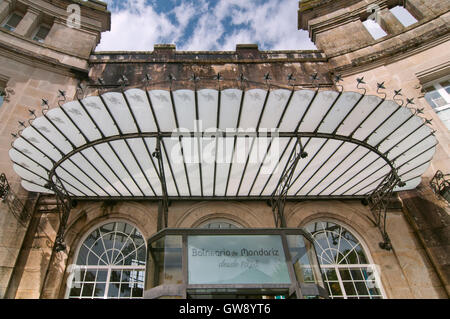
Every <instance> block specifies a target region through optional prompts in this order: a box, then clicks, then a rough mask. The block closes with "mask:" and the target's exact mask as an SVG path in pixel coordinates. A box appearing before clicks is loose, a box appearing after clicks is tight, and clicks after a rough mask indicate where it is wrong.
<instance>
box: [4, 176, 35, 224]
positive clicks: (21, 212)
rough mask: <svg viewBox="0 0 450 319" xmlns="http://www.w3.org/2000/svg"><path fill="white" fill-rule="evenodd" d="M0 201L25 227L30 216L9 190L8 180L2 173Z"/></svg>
mask: <svg viewBox="0 0 450 319" xmlns="http://www.w3.org/2000/svg"><path fill="white" fill-rule="evenodd" d="M0 200H1V201H2V202H4V203H5V204H6V205H7V206H8V210H9V211H10V212H11V213H12V214H13V215H14V217H15V218H16V219H17V221H18V222H19V223H20V224H21V225H22V226H24V227H25V226H26V223H27V221H28V219H29V218H30V216H31V214H30V212H29V211H28V209H27V208H26V207H25V205H24V204H23V202H22V201H21V200H20V199H19V198H18V197H17V195H16V194H14V192H13V191H12V190H11V187H10V185H9V182H8V179H7V178H6V175H5V174H3V173H2V174H0Z"/></svg>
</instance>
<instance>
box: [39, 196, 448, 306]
mask: <svg viewBox="0 0 450 319" xmlns="http://www.w3.org/2000/svg"><path fill="white" fill-rule="evenodd" d="M286 214H287V216H286V217H287V224H288V227H293V228H295V227H302V226H305V225H307V224H308V223H310V222H312V221H316V220H330V221H334V222H337V223H339V224H341V225H342V226H344V227H346V228H348V229H349V230H350V231H352V232H353V233H354V235H355V236H357V237H358V238H359V239H360V240H361V241H362V244H363V245H364V248H365V250H366V252H367V253H368V255H369V259H370V261H371V262H372V263H373V264H375V265H377V269H378V272H379V274H380V277H381V282H382V285H383V290H384V294H385V297H387V298H445V297H446V293H445V290H444V288H443V287H442V284H441V282H440V280H439V278H438V276H437V275H436V272H435V270H434V269H433V266H432V265H431V263H430V262H429V260H428V257H427V254H426V253H425V252H424V249H423V247H422V246H421V243H420V242H419V241H418V240H417V238H416V236H415V235H414V230H413V229H411V227H410V226H409V224H408V222H407V221H406V220H405V218H404V216H403V214H402V213H401V211H400V210H392V211H391V212H390V214H389V217H388V221H387V224H388V232H389V233H390V234H391V240H392V244H393V246H394V250H393V251H386V250H383V249H381V248H380V247H379V245H378V244H379V242H380V241H381V240H382V237H381V234H380V232H379V230H378V228H377V227H375V226H374V225H373V224H372V223H371V222H370V220H369V219H368V216H370V212H369V211H368V209H367V207H365V206H363V205H362V204H361V203H360V202H359V201H345V202H343V201H305V202H298V203H293V202H292V203H291V202H289V203H288V204H287V205H286ZM217 218H219V219H228V220H230V221H234V222H235V223H238V224H240V225H242V226H244V227H251V228H271V227H273V225H274V222H273V216H272V212H271V208H270V207H269V206H268V205H267V203H266V202H253V201H252V202H228V201H227V202H173V203H172V204H171V206H170V207H169V227H175V228H191V227H197V226H199V225H200V224H202V223H204V222H206V221H207V220H210V219H217ZM107 220H108V221H112V220H122V221H125V222H128V223H131V224H132V225H135V226H137V227H138V229H139V230H140V231H141V232H142V234H143V235H144V237H145V239H146V240H147V239H148V238H149V237H151V236H152V235H153V234H155V233H156V221H157V203H155V202H103V203H102V202H80V203H79V204H78V206H77V207H76V209H74V210H73V212H72V215H71V218H70V221H69V228H68V232H67V237H66V239H67V244H68V249H67V251H66V252H64V253H63V252H60V253H57V255H54V256H53V259H52V266H51V268H50V270H49V272H48V273H47V274H46V275H45V274H44V273H42V274H41V275H42V276H45V286H44V287H43V289H42V295H41V296H40V297H41V298H64V297H65V294H66V292H67V280H68V276H69V271H68V270H69V269H70V267H69V265H70V264H72V263H74V262H75V259H76V255H77V249H78V247H79V245H81V242H82V239H83V237H84V236H86V235H87V234H88V233H89V232H90V231H91V230H92V229H93V228H95V227H96V226H97V225H99V224H101V223H103V222H105V221H107ZM36 270H37V269H36Z"/></svg>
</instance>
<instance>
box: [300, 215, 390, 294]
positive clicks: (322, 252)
mask: <svg viewBox="0 0 450 319" xmlns="http://www.w3.org/2000/svg"><path fill="white" fill-rule="evenodd" d="M305 228H306V230H307V231H308V232H310V233H311V235H312V236H313V238H314V239H315V241H314V246H315V248H316V253H317V257H318V259H319V263H320V266H321V268H322V274H323V280H324V282H325V286H326V288H327V289H328V293H329V295H330V298H333V299H380V298H383V294H382V291H381V284H380V280H379V278H378V274H377V272H376V268H375V266H374V265H373V264H371V263H370V262H369V259H368V257H367V254H366V252H365V251H364V248H363V246H362V245H361V243H360V241H359V240H358V239H357V238H356V237H355V236H354V235H353V234H352V233H351V232H350V231H348V230H347V229H346V228H344V227H342V226H340V225H338V224H336V223H333V222H329V221H316V222H313V223H310V224H309V225H307V226H306V227H305Z"/></svg>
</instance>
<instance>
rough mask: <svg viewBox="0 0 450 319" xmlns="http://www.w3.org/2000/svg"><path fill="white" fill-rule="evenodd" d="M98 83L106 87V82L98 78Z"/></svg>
mask: <svg viewBox="0 0 450 319" xmlns="http://www.w3.org/2000/svg"><path fill="white" fill-rule="evenodd" d="M97 81H98V83H99V84H100V85H105V80H103V78H98V79H97Z"/></svg>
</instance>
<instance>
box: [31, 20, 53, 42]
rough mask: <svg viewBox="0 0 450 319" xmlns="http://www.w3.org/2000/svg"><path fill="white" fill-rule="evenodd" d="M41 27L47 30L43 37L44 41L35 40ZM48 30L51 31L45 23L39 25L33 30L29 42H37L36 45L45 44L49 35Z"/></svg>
mask: <svg viewBox="0 0 450 319" xmlns="http://www.w3.org/2000/svg"><path fill="white" fill-rule="evenodd" d="M41 27H44V28H47V29H48V33H47V35H46V36H45V38H44V39H42V41H40V40H36V39H35V37H36V36H37V34H38V33H39V30H40V29H41ZM50 30H51V26H50V25H48V24H46V23H40V24H39V25H38V26H37V28H36V29H35V30H34V32H33V34H32V35H31V40H33V41H35V42H38V43H45V39H47V37H48V35H49V34H50Z"/></svg>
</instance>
